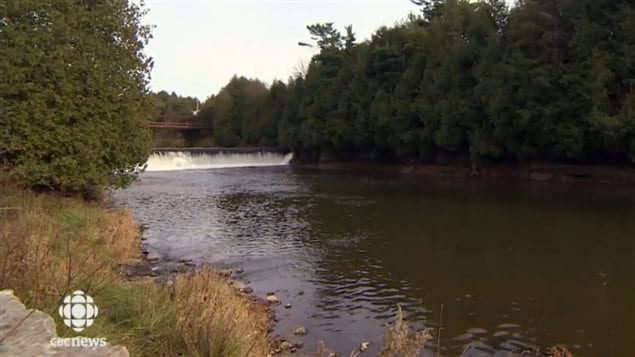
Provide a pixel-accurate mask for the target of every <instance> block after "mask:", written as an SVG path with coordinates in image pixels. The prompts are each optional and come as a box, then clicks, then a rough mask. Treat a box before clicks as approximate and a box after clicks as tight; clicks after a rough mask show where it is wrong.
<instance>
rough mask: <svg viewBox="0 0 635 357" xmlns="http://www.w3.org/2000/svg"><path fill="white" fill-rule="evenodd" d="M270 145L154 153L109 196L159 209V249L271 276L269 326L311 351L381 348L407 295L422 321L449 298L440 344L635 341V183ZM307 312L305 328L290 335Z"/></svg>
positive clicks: (455, 351)
mask: <svg viewBox="0 0 635 357" xmlns="http://www.w3.org/2000/svg"><path fill="white" fill-rule="evenodd" d="M154 159H155V161H156V160H157V158H156V157H155V158H154ZM161 159H163V160H164V161H165V160H166V157H162V158H161ZM172 159H174V157H173V158H172ZM226 159H227V158H226ZM252 159H253V158H252ZM260 159H262V158H260ZM260 159H258V158H255V159H254V160H256V161H258V160H260ZM265 159H266V160H268V161H267V162H266V164H268V165H265V164H263V165H259V167H240V166H253V164H254V163H253V160H252V161H249V160H247V161H248V162H247V163H246V165H240V164H235V162H233V163H227V162H226V161H227V160H226V161H224V163H225V164H227V165H224V164H223V162H221V163H220V164H219V163H218V162H216V163H215V164H209V165H207V166H205V165H203V164H201V165H198V166H197V165H194V166H192V165H189V166H188V165H185V164H183V163H184V161H183V160H186V161H187V160H188V157H187V155H186V156H185V157H180V159H179V160H177V161H178V164H179V165H177V166H178V167H173V168H172V169H171V170H170V171H163V170H165V169H166V166H161V167H157V166H156V162H155V163H154V166H155V168H156V170H157V171H148V172H145V173H143V174H142V175H141V181H140V182H139V183H137V184H135V185H133V186H132V187H130V188H128V189H126V190H123V191H117V192H116V193H115V194H114V198H115V201H116V202H117V203H118V204H120V205H125V206H128V207H129V208H130V209H131V211H132V213H133V214H134V216H135V217H136V218H137V220H138V221H139V222H140V223H144V224H148V225H149V229H148V230H146V231H145V233H144V235H145V237H146V238H147V241H146V244H147V247H148V249H149V250H152V251H155V252H158V253H159V254H161V255H162V256H163V257H164V259H168V260H176V259H192V260H193V261H194V262H196V263H198V264H203V263H211V264H213V265H214V266H217V267H219V268H226V267H228V268H241V269H243V270H244V271H243V272H242V273H241V274H239V275H238V279H239V280H242V281H245V282H247V283H248V285H249V286H251V287H252V288H253V289H254V291H255V292H256V293H257V294H258V295H260V296H264V295H265V294H266V293H267V292H276V295H277V296H278V297H279V298H280V300H281V301H282V304H281V305H279V306H278V307H277V308H276V315H277V317H278V319H279V321H278V322H277V323H276V325H275V329H274V334H278V335H281V336H283V337H285V338H288V339H290V340H291V341H298V340H301V341H304V348H303V349H302V351H303V353H307V354H308V353H310V352H313V351H315V349H316V346H317V344H318V342H319V341H324V342H325V343H326V344H327V346H329V347H330V348H331V349H334V350H336V351H337V352H340V353H342V354H343V355H348V354H349V353H350V351H351V350H353V349H354V348H355V347H356V346H358V345H359V344H360V342H363V341H369V342H371V348H372V349H371V351H369V354H371V355H372V354H373V353H375V352H376V351H377V348H378V346H379V345H380V344H381V339H382V334H383V331H384V328H385V325H386V324H387V323H390V322H392V321H393V320H394V317H395V313H396V310H397V306H398V305H400V306H401V307H402V309H403V310H404V313H405V316H406V317H407V320H408V321H409V322H410V323H411V324H412V325H413V326H415V327H418V328H421V327H423V326H430V327H437V325H438V321H439V315H440V310H441V309H440V307H441V305H443V312H442V314H441V327H442V335H441V345H442V347H443V353H444V355H449V356H456V355H459V354H460V353H461V351H463V350H464V349H465V346H466V345H468V344H470V346H471V347H469V348H467V352H466V355H468V356H477V355H478V356H481V355H482V356H490V355H494V356H503V355H504V356H507V355H508V354H507V353H508V351H513V350H515V351H518V352H520V351H522V350H523V349H524V350H527V349H532V348H534V347H535V346H539V347H540V348H544V347H546V346H547V345H549V344H555V343H560V344H566V345H568V346H570V347H571V350H572V352H573V353H574V355H576V356H578V355H583V356H635V189H634V188H632V187H631V188H629V187H619V186H601V185H591V184H584V185H571V184H568V185H564V184H553V183H550V184H546V183H535V182H501V181H478V180H450V179H443V178H421V177H410V176H404V175H402V176H400V175H389V174H378V173H368V172H365V173H361V172H358V173H350V172H336V171H328V172H325V171H316V170H306V169H297V168H292V167H289V166H287V165H286V162H287V161H288V158H285V159H283V158H280V157H279V158H278V159H276V158H275V157H269V156H267V157H266V158H265ZM276 160H277V161H276ZM230 161H231V160H230ZM238 161H240V160H238ZM151 163H152V158H151ZM190 164H191V163H190ZM162 165H166V163H165V162H162ZM269 165H271V166H269ZM152 166H153V164H151V165H150V168H152ZM287 303H288V304H291V307H290V308H285V307H284V305H285V304H287ZM298 326H304V327H305V328H306V329H307V330H308V334H307V335H306V336H303V337H294V336H292V331H293V330H294V329H295V328H296V327H298ZM431 351H432V349H429V350H428V351H427V352H426V354H428V355H431Z"/></svg>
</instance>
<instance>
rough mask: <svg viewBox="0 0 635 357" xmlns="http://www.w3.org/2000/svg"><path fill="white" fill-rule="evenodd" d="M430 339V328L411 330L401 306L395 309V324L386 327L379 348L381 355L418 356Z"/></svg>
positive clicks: (397, 356)
mask: <svg viewBox="0 0 635 357" xmlns="http://www.w3.org/2000/svg"><path fill="white" fill-rule="evenodd" d="M430 340H432V335H431V334H430V329H424V330H422V331H413V330H411V329H410V327H409V326H408V324H407V323H406V322H405V321H404V320H403V312H402V311H401V306H400V307H399V308H398V310H397V318H396V319H395V324H394V325H393V326H391V327H388V330H387V331H386V334H385V335H384V343H383V346H382V348H381V350H379V356H381V357H416V356H419V354H420V353H421V350H422V349H423V347H424V345H425V343H426V342H427V341H430Z"/></svg>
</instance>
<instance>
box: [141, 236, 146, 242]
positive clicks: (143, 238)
mask: <svg viewBox="0 0 635 357" xmlns="http://www.w3.org/2000/svg"><path fill="white" fill-rule="evenodd" d="M140 239H141V241H146V240H148V238H146V237H144V236H141V238H140Z"/></svg>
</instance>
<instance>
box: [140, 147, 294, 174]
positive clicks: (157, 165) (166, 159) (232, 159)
mask: <svg viewBox="0 0 635 357" xmlns="http://www.w3.org/2000/svg"><path fill="white" fill-rule="evenodd" d="M292 157H293V154H291V153H289V154H281V153H271V152H254V153H233V152H219V153H191V152H187V151H170V152H155V153H153V154H152V155H150V157H149V158H148V162H147V165H148V166H147V168H146V171H174V170H200V169H220V168H228V167H255V166H284V165H288V164H289V161H291V158H292Z"/></svg>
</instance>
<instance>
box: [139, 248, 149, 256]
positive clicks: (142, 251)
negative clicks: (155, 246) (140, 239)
mask: <svg viewBox="0 0 635 357" xmlns="http://www.w3.org/2000/svg"><path fill="white" fill-rule="evenodd" d="M148 253H150V252H149V251H148V250H147V249H141V254H143V255H148Z"/></svg>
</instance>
